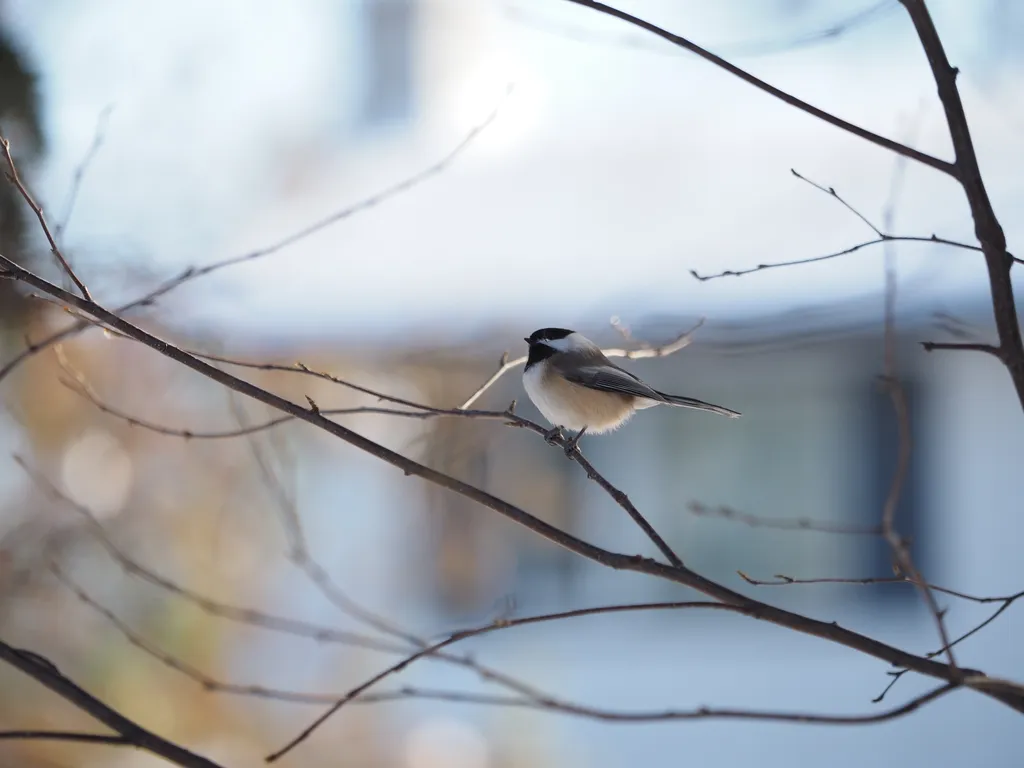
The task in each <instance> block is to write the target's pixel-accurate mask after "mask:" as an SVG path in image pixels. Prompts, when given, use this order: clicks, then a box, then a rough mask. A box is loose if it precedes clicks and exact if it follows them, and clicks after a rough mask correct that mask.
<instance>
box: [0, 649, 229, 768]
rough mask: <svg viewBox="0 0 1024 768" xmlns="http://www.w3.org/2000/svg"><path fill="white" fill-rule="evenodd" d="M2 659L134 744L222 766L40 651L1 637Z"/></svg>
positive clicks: (187, 761) (175, 758)
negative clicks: (99, 694)
mask: <svg viewBox="0 0 1024 768" xmlns="http://www.w3.org/2000/svg"><path fill="white" fill-rule="evenodd" d="M0 660H3V661H5V662H7V663H8V664H9V665H11V666H12V667H15V668H16V669H19V670H21V671H22V672H23V673H25V674H26V675H28V676H29V677H31V678H32V679H33V680H35V681H36V682H38V683H40V684H42V685H44V686H45V687H47V688H49V689H50V690H51V691H53V692H54V693H56V694H57V695H58V696H60V697H61V698H62V699H64V700H65V701H67V702H69V703H70V704H73V705H74V706H76V707H77V708H78V709H80V710H82V711H83V712H85V713H86V714H88V715H90V716H91V717H93V718H95V719H96V720H98V721H99V722H101V723H103V724H104V725H106V726H107V727H108V728H110V729H111V730H113V731H115V732H117V733H119V734H120V735H121V736H122V737H124V739H125V740H126V741H127V742H128V743H130V744H132V745H133V746H136V747H139V748H140V749H144V750H146V751H147V752H151V753H153V754H154V755H158V756H159V757H162V758H164V759H165V760H167V761H169V762H171V763H174V764H175V765H180V766H183V767H184V768H221V767H220V766H218V765H217V763H214V762H212V761H210V760H207V759H206V758H205V757H202V756H200V755H197V754H195V753H194V752H189V751H188V750H187V749H185V748H184V747H179V746H178V745H177V744H174V743H173V742H170V741H167V740H166V739H162V738H161V737H159V736H157V735H156V734H155V733H153V732H152V731H148V730H146V729H145V728H143V727H142V726H141V725H139V724H138V723H136V722H134V721H132V720H129V719H128V718H127V717H125V716H124V715H122V714H121V713H120V712H118V711H117V710H115V709H112V708H111V707H108V706H107V705H106V704H104V703H103V702H102V701H100V700H99V699H97V698H96V697H95V696H92V695H91V694H89V693H88V692H86V691H85V690H84V689H83V688H80V687H79V686H78V685H76V684H75V683H74V682H72V681H71V680H70V679H68V678H67V677H65V676H64V675H63V674H61V672H60V670H58V669H57V667H56V666H55V665H54V664H53V662H51V661H49V660H48V659H45V658H44V657H42V656H39V655H38V654H36V653H32V652H29V651H23V650H21V649H19V648H15V647H13V646H11V645H8V644H7V643H5V642H4V641H3V640H0Z"/></svg>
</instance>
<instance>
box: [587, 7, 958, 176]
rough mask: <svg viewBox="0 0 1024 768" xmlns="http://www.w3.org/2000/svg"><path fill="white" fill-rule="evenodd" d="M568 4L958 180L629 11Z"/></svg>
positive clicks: (944, 167)
mask: <svg viewBox="0 0 1024 768" xmlns="http://www.w3.org/2000/svg"><path fill="white" fill-rule="evenodd" d="M567 1H568V2H570V3H573V4H574V5H581V6H583V7H584V8H590V9H592V10H595V11H597V12H598V13H603V14H605V15H607V16H612V17H614V18H616V19H620V20H621V21H624V22H626V23H627V24H632V25H633V26H635V27H639V28H640V29H643V30H646V31H647V32H651V33H652V34H655V35H657V36H658V37H660V38H662V39H664V40H667V41H668V42H670V43H672V44H673V45H677V46H679V47H680V48H685V49H686V50H688V51H690V52H691V53H695V54H697V55H698V56H700V57H701V58H702V59H704V60H705V61H709V62H711V63H712V64H714V65H715V66H716V67H719V68H720V69H724V70H725V71H726V72H728V73H729V74H731V75H734V76H735V77H738V78H739V79H740V80H743V81H744V82H747V83H750V84H751V85H753V86H754V87H755V88H758V89H760V90H762V91H764V92H765V93H767V94H769V95H771V96H774V97H775V98H776V99H779V100H780V101H783V102H785V103H786V104H789V105H790V106H791V107H796V108H797V109H799V110H801V111H803V112H806V113H807V114H809V115H814V117H816V118H818V119H819V120H824V121H825V122H826V123H829V124H831V125H834V126H836V127H837V128H841V129H842V130H844V131H846V132H847V133H852V134H853V135H854V136H859V137H860V138H862V139H864V140H866V141H870V142H871V143H872V144H877V145H878V146H880V147H884V148H885V149H888V150H891V151H892V152H895V153H896V154H898V155H903V156H904V157H909V158H910V159H912V160H916V161H917V162H919V163H924V164H925V165H927V166H930V167H932V168H934V169H935V170H937V171H942V172H943V173H945V174H948V175H950V176H952V177H954V178H956V177H957V168H956V166H955V165H954V164H953V163H950V162H948V161H946V160H940V159H939V158H937V157H932V156H931V155H928V154H925V153H924V152H919V151H918V150H916V149H914V148H913V147H908V146H906V145H905V144H900V143H899V142H898V141H893V140H892V139H887V138H885V137H884V136H879V135H878V134H877V133H872V132H871V131H869V130H867V129H866V128H861V127H860V126H859V125H854V124H853V123H850V122H847V121H846V120H843V119H842V118H840V117H836V116H835V115H833V114H831V113H830V112H826V111H825V110H823V109H818V107H815V106H813V105H812V104H808V103H807V102H806V101H803V100H801V99H798V98H797V97H796V96H793V95H791V94H789V93H786V92H785V91H782V90H780V89H778V88H776V87H775V86H774V85H770V84H768V83H766V82H765V81H764V80H761V79H760V78H758V77H754V75H752V74H750V73H749V72H747V71H746V70H744V69H740V68H739V67H737V66H736V65H735V64H730V63H729V62H728V61H726V60H725V59H723V58H722V57H721V56H716V55H715V54H713V53H711V51H708V50H706V49H704V48H701V47H700V46H699V45H697V44H696V43H693V42H691V41H690V40H688V39H686V38H685V37H682V36H680V35H677V34H674V33H672V32H669V31H668V30H667V29H663V28H662V27H659V26H657V25H656V24H652V23H651V22H649V21H644V20H643V19H641V18H638V17H637V16H633V15H632V14H629V13H626V12H625V11H621V10H619V9H618V8H613V7H612V6H610V5H605V4H604V3H599V2H595V0H567Z"/></svg>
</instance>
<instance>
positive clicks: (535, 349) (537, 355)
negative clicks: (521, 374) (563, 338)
mask: <svg viewBox="0 0 1024 768" xmlns="http://www.w3.org/2000/svg"><path fill="white" fill-rule="evenodd" d="M557 351H558V350H557V349H554V348H552V347H549V346H548V345H547V344H545V343H544V342H543V341H538V342H534V343H533V344H531V345H530V355H529V357H527V358H526V370H530V368H531V367H533V366H535V365H536V364H537V363H540V362H543V361H544V360H547V359H548V358H549V357H551V356H552V355H553V354H555V353H556V352H557Z"/></svg>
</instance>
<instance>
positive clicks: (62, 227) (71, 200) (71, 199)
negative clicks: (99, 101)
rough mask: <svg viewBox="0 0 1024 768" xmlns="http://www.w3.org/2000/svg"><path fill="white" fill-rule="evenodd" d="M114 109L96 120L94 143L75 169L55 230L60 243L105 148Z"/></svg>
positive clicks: (101, 114)
mask: <svg viewBox="0 0 1024 768" xmlns="http://www.w3.org/2000/svg"><path fill="white" fill-rule="evenodd" d="M113 109H114V105H113V104H108V105H107V106H106V107H104V108H103V110H102V111H101V112H100V115H99V117H98V118H96V130H95V131H94V132H93V136H92V143H91V144H89V148H88V149H87V150H86V152H85V155H84V156H83V157H82V161H81V162H80V163H79V164H78V167H77V168H75V173H74V175H73V176H72V177H71V188H70V189H69V190H68V198H67V201H66V202H65V203H64V215H63V216H61V218H60V221H58V222H57V224H56V225H55V226H54V228H53V236H54V240H56V241H57V242H58V243H59V242H60V241H61V236H62V235H63V234H64V233H65V232H67V229H68V225H69V224H70V223H71V215H72V214H73V213H74V212H75V203H76V202H78V193H79V192H80V191H81V189H82V181H84V179H85V174H86V172H87V171H88V170H89V166H90V165H91V164H92V161H93V160H94V159H95V158H96V154H97V153H98V152H99V151H100V147H101V146H103V139H104V137H105V135H106V132H107V123H108V121H109V120H110V113H111V112H112V111H113Z"/></svg>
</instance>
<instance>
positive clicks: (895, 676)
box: [871, 586, 1024, 704]
mask: <svg viewBox="0 0 1024 768" xmlns="http://www.w3.org/2000/svg"><path fill="white" fill-rule="evenodd" d="M932 589H936V590H937V591H940V592H942V591H947V590H942V589H938V588H936V587H934V586H933V587H932ZM950 594H955V595H956V596H957V597H963V598H966V599H968V600H974V601H975V602H978V603H995V602H1001V603H1002V605H1000V606H999V607H998V608H997V609H996V610H995V611H993V612H992V614H991V615H989V616H988V617H987V618H986V619H984V620H983V621H981V622H980V623H979V624H976V625H975V626H974V627H973V628H971V629H969V630H968V631H966V632H964V633H963V634H961V635H959V636H958V637H957V638H956V639H954V640H952V641H950V643H949V645H948V646H946V645H943V646H941V647H940V648H937V649H935V650H934V651H929V652H928V653H926V654H925V656H926V657H927V658H929V659H934V658H935V657H936V656H941V655H942V654H943V653H946V651H947V650H948V649H949V648H953V647H954V646H957V645H959V644H960V643H961V642H963V641H964V640H966V639H968V638H969V637H971V636H973V635H975V634H977V633H978V632H980V631H981V630H983V629H984V628H985V627H987V626H988V625H989V624H991V623H992V622H993V621H995V620H996V619H998V618H999V617H1000V616H1001V615H1002V614H1003V613H1004V612H1005V611H1006V609H1007V608H1009V607H1010V606H1011V605H1013V604H1014V603H1015V602H1016V601H1017V600H1020V599H1021V598H1022V597H1024V590H1021V591H1020V592H1017V593H1015V594H1012V595H1006V596H1004V597H985V598H974V597H971V596H968V595H964V594H960V593H952V592H950ZM909 671H910V670H909V669H907V668H906V667H903V668H902V669H898V670H896V671H890V672H886V674H887V675H889V676H891V677H892V680H890V681H889V684H888V685H886V686H885V688H884V690H883V691H882V692H881V693H880V694H878V696H876V697H875V698H873V699H872V700H871V701H872V702H874V703H876V704H877V703H878V702H880V701H882V699H884V698H885V695H886V694H887V693H888V692H889V691H890V690H892V687H893V686H894V685H896V682H897V681H898V680H899V679H900V678H901V677H903V675H905V674H906V673H907V672H909Z"/></svg>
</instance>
